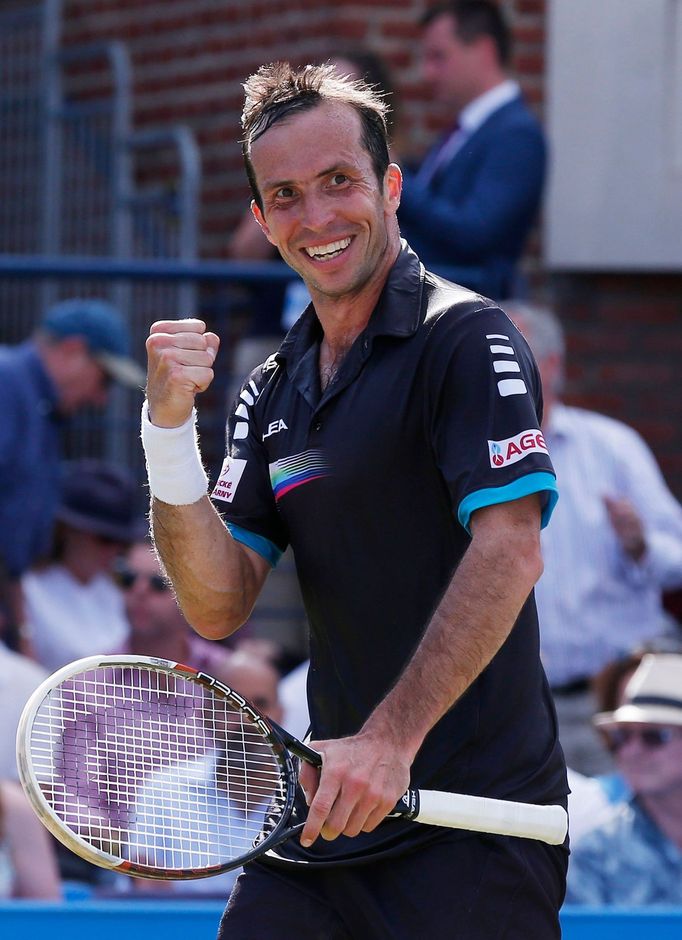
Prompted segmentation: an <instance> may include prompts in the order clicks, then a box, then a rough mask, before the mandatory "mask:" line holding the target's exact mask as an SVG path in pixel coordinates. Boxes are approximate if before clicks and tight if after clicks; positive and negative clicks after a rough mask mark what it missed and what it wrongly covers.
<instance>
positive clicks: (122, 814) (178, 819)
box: [31, 666, 285, 877]
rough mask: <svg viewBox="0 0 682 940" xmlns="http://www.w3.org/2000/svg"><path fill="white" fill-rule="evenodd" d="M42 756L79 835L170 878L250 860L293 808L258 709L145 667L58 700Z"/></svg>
mask: <svg viewBox="0 0 682 940" xmlns="http://www.w3.org/2000/svg"><path fill="white" fill-rule="evenodd" d="M31 760H32V763H33V769H34V772H35V774H36V777H37V778H38V781H39V783H40V786H41V789H42V791H43V794H44V796H45V798H46V799H47V801H48V802H49V803H50V805H51V806H52V808H53V810H54V811H55V812H56V813H57V815H58V816H59V818H60V819H61V820H62V821H63V822H64V824H65V825H66V826H67V827H68V828H69V829H70V830H71V831H72V832H74V833H75V834H76V835H78V836H79V837H80V838H81V839H83V840H84V841H85V842H87V843H88V844H90V845H91V846H93V847H94V848H95V849H96V850H99V851H102V852H106V853H109V854H112V855H114V856H116V857H118V858H122V859H127V860H129V861H131V862H134V863H136V864H137V865H138V866H141V867H143V868H149V869H154V870H155V871H159V870H163V871H164V872H166V873H167V874H168V876H169V877H172V876H173V874H174V873H180V872H187V871H200V870H202V869H205V868H212V867H216V866H224V865H227V864H230V863H232V862H233V861H235V860H237V859H239V858H240V857H241V856H243V855H245V854H246V853H248V852H249V851H250V850H251V849H252V847H253V844H254V840H256V838H257V837H258V834H259V832H260V830H261V827H262V825H263V820H264V817H265V815H266V813H267V814H268V817H271V816H272V815H273V814H274V816H275V818H276V817H277V815H278V813H280V812H281V808H282V806H283V803H284V800H285V786H284V784H283V780H282V773H281V770H280V765H279V761H278V759H277V757H276V754H275V752H274V751H273V748H272V746H271V745H270V743H269V742H268V740H267V739H266V738H265V737H264V734H263V732H262V731H261V730H260V728H259V727H258V725H257V724H256V723H255V722H254V721H253V720H252V719H251V718H250V716H249V715H248V713H247V712H245V711H244V710H242V709H241V708H240V707H239V706H238V705H236V704H234V703H232V702H231V701H230V700H229V699H227V698H224V697H223V696H222V695H218V694H216V693H214V692H213V691H212V690H210V689H207V688H206V687H204V686H203V685H200V684H198V683H197V682H194V681H190V680H189V679H185V678H183V677H182V676H179V675H177V674H175V673H167V672H161V671H157V670H154V669H150V668H146V667H141V666H125V667H123V666H122V667H102V668H98V669H94V670H90V671H89V672H87V673H84V674H82V675H79V676H77V677H75V678H73V679H71V680H69V681H68V683H66V684H65V685H62V686H61V687H59V688H58V689H55V690H53V691H52V692H51V693H49V694H48V696H47V697H46V698H45V700H44V701H43V703H42V705H41V707H40V708H39V710H38V712H37V714H36V718H35V721H34V726H33V734H32V746H31Z"/></svg>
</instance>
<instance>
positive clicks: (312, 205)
mask: <svg viewBox="0 0 682 940" xmlns="http://www.w3.org/2000/svg"><path fill="white" fill-rule="evenodd" d="M334 215H335V210H334V204H333V202H332V200H331V199H330V198H329V197H328V196H326V195H325V194H324V193H314V194H312V193H311V194H308V195H307V196H306V198H305V200H304V201H303V213H302V217H301V224H302V225H303V227H304V228H307V229H309V230H310V231H311V232H323V231H324V230H325V229H326V228H328V227H329V225H330V223H331V222H332V221H333V219H334Z"/></svg>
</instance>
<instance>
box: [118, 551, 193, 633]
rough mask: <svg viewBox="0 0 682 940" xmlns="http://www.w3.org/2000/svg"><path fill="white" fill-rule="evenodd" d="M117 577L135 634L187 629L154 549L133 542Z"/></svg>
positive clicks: (173, 631) (172, 631)
mask: <svg viewBox="0 0 682 940" xmlns="http://www.w3.org/2000/svg"><path fill="white" fill-rule="evenodd" d="M121 580H122V584H123V589H124V591H125V606H126V614H127V616H128V620H129V622H130V626H131V629H132V631H133V633H134V634H135V635H137V636H144V637H149V636H157V635H164V634H168V633H175V630H176V629H178V628H180V629H182V630H186V629H187V625H186V623H185V620H184V617H183V616H182V613H181V611H180V610H179V608H178V605H177V603H176V600H175V597H174V596H173V592H172V591H171V589H170V587H169V585H168V583H167V582H165V581H164V579H163V578H162V576H161V569H160V568H159V563H158V561H157V558H156V555H155V554H154V552H153V551H152V550H151V549H150V548H148V547H147V546H146V545H134V546H133V547H132V548H131V549H130V551H129V552H128V554H127V555H126V558H125V565H124V566H123V570H122V575H121Z"/></svg>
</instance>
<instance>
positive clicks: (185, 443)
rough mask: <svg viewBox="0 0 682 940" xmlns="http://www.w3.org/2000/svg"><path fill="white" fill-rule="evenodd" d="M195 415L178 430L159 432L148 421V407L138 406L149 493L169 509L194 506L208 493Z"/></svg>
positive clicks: (167, 429)
mask: <svg viewBox="0 0 682 940" xmlns="http://www.w3.org/2000/svg"><path fill="white" fill-rule="evenodd" d="M196 420H197V413H196V409H192V414H191V415H190V416H189V418H188V419H187V421H185V423H184V424H181V425H180V427H179V428H159V427H157V426H156V425H155V424H152V423H151V421H150V420H149V405H148V403H147V402H146V401H145V403H144V404H143V405H142V446H143V448H144V454H145V458H146V461H147V479H148V480H149V490H150V492H151V494H152V496H154V497H155V498H156V499H160V500H161V501H162V502H163V503H170V505H171V506H188V505H189V504H190V503H196V502H197V500H199V499H201V497H202V496H205V495H206V493H207V491H208V477H207V476H206V471H205V470H204V467H203V464H202V462H201V454H200V452H199V441H198V438H197V428H196Z"/></svg>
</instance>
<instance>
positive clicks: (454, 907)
mask: <svg viewBox="0 0 682 940" xmlns="http://www.w3.org/2000/svg"><path fill="white" fill-rule="evenodd" d="M567 865H568V852H567V851H566V849H565V848H563V847H562V846H549V845H545V844H544V843H542V842H536V841H532V840H529V839H513V838H506V837H498V836H472V837H470V838H462V837H461V835H460V836H459V837H455V836H451V837H450V838H448V837H447V836H446V837H445V838H443V839H442V840H438V841H437V842H432V843H429V844H427V845H425V846H421V847H420V848H418V849H416V850H415V851H413V852H410V853H409V854H405V855H399V856H397V857H393V858H388V859H383V860H381V861H378V862H370V863H366V864H362V865H353V866H344V867H332V868H315V867H312V866H311V867H301V868H298V867H296V868H294V867H293V866H292V867H288V866H287V867H284V866H282V865H277V866H275V865H273V864H271V863H264V862H262V861H257V862H253V863H252V864H250V865H248V866H247V868H246V870H245V871H244V873H243V874H241V875H240V876H239V878H238V880H237V883H236V885H235V888H234V890H233V892H232V895H231V897H230V900H229V903H228V905H227V909H226V911H225V913H224V915H223V919H222V922H221V925H220V932H219V934H218V936H219V940H423V938H426V940H441V938H443V940H445V938H452V940H529V938H532V940H559V938H560V937H561V929H560V927H559V908H560V907H561V904H562V903H563V899H564V890H565V883H566V869H567Z"/></svg>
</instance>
